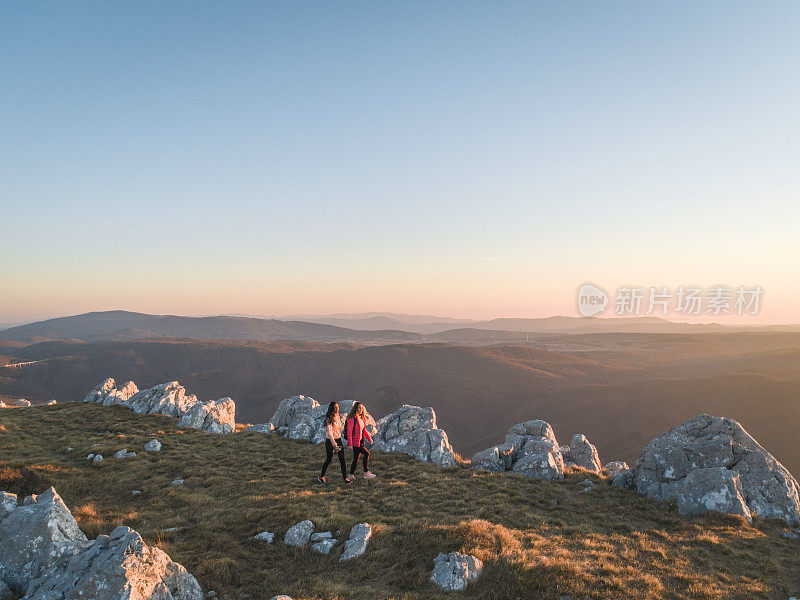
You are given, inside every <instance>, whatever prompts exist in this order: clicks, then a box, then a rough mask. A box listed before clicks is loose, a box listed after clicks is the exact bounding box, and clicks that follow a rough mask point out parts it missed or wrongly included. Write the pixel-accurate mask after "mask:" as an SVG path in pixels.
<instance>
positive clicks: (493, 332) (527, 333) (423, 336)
mask: <svg viewBox="0 0 800 600" xmlns="http://www.w3.org/2000/svg"><path fill="white" fill-rule="evenodd" d="M308 318H309V319H312V318H313V319H315V320H314V321H311V320H291V319H285V318H284V319H277V318H260V317H242V316H208V317H187V316H179V315H150V314H145V313H136V312H129V311H124V310H112V311H104V312H91V313H85V314H81V315H74V316H68V317H58V318H55V319H47V320H44V321H38V322H36V323H28V324H25V325H19V326H16V327H10V328H8V329H3V330H0V340H4V341H7V342H29V343H30V342H42V341H48V340H77V341H84V342H95V341H125V340H138V339H157V338H191V339H232V340H251V341H257V342H272V341H288V340H297V341H314V342H325V343H336V342H356V343H361V344H394V343H430V342H444V343H458V344H477V345H481V344H489V343H512V342H513V343H519V342H526V341H530V340H533V339H543V338H546V337H548V336H552V335H571V334H591V333H727V332H735V331H751V332H752V331H770V332H777V331H784V332H786V331H800V327H799V326H796V325H795V326H791V325H789V326H768V327H732V326H729V325H720V324H715V323H709V324H692V323H675V322H672V321H667V320H665V319H662V318H659V317H627V318H593V317H566V316H556V317H545V318H537V319H522V318H520V319H513V318H500V319H492V320H489V321H466V320H459V319H450V320H448V321H438V322H431V321H425V320H426V319H439V318H440V317H430V316H425V315H402V314H401V315H397V314H393V313H375V314H373V313H362V314H356V315H339V316H330V317H308ZM417 318H418V319H422V320H423V322H411V321H412V320H413V319H417ZM401 319H402V320H401Z"/></svg>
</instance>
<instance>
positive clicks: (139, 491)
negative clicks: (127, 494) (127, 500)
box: [133, 490, 142, 496]
mask: <svg viewBox="0 0 800 600" xmlns="http://www.w3.org/2000/svg"><path fill="white" fill-rule="evenodd" d="M141 493H142V490H133V495H134V496H138V495H139V494H141Z"/></svg>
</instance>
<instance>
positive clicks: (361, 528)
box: [339, 523, 372, 560]
mask: <svg viewBox="0 0 800 600" xmlns="http://www.w3.org/2000/svg"><path fill="white" fill-rule="evenodd" d="M371 537H372V526H370V524H369V523H359V524H358V525H353V528H352V529H351V530H350V537H349V538H348V539H347V541H346V542H345V543H344V551H343V552H342V555H341V556H340V557H339V560H350V559H351V558H356V557H357V556H361V555H362V554H364V552H366V551H367V544H369V539H370V538H371Z"/></svg>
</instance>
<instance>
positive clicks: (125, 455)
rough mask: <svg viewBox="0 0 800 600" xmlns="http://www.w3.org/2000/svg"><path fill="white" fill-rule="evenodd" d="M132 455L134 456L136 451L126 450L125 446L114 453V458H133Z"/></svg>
mask: <svg viewBox="0 0 800 600" xmlns="http://www.w3.org/2000/svg"><path fill="white" fill-rule="evenodd" d="M134 456H136V452H128V449H127V448H123V449H122V450H120V451H118V452H117V453H116V454H114V458H133V457H134Z"/></svg>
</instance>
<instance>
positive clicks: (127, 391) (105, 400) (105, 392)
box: [83, 377, 139, 406]
mask: <svg viewBox="0 0 800 600" xmlns="http://www.w3.org/2000/svg"><path fill="white" fill-rule="evenodd" d="M138 391H139V388H137V387H136V384H135V383H133V382H132V381H129V382H128V383H126V384H125V385H124V386H123V387H121V388H117V387H116V382H115V381H114V379H113V378H111V377H109V378H108V379H106V380H105V381H104V382H103V383H101V384H100V385H98V386H97V387H96V388H94V389H93V390H92V391H91V392H89V395H88V396H86V398H84V400H83V401H84V402H93V403H95V404H102V405H103V406H111V405H114V404H125V403H126V402H127V401H128V398H130V397H131V396H133V395H134V394H135V393H137V392H138Z"/></svg>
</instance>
